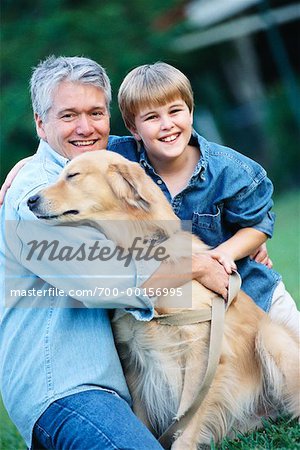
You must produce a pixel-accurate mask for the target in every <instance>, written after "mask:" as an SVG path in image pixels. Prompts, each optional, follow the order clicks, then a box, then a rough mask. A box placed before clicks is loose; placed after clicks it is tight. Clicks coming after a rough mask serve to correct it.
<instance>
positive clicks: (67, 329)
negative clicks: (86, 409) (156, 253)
mask: <svg viewBox="0 0 300 450" xmlns="http://www.w3.org/2000/svg"><path fill="white" fill-rule="evenodd" d="M67 162H68V161H67V160H66V159H65V158H63V157H62V156H60V155H59V154H57V153H56V152H55V151H53V150H52V149H51V148H50V147H49V146H48V144H46V143H45V142H43V141H41V143H40V145H39V148H38V151H37V153H36V154H35V155H34V157H33V158H32V160H31V161H30V162H29V163H27V164H26V165H25V166H24V167H23V168H22V170H21V171H20V173H19V174H18V176H17V177H16V179H15V180H14V182H13V185H12V187H11V188H10V189H9V191H8V193H7V195H6V198H5V203H4V205H3V207H2V208H1V211H0V213H1V236H0V262H1V265H0V278H1V283H0V286H1V287H0V289H1V290H0V295H1V297H0V299H1V303H0V307H1V309H0V311H1V316H0V317H1V328H0V387H1V394H2V398H3V402H4V405H5V407H6V409H7V411H8V414H9V415H10V417H11V419H12V420H13V422H14V423H15V424H16V426H17V427H18V429H19V431H20V433H21V435H22V436H23V437H24V439H25V441H26V444H27V445H28V446H29V447H30V445H31V436H32V429H33V426H34V424H35V422H36V421H37V419H38V418H39V417H40V415H41V414H42V413H43V411H44V410H45V409H46V408H47V407H48V406H49V405H50V403H52V402H53V401H55V400H56V399H59V398H61V397H64V396H66V395H70V394H74V393H76V392H80V391H83V390H89V389H97V388H98V389H109V390H112V391H114V392H116V393H118V394H119V395H120V396H121V397H122V398H124V399H125V400H127V401H128V402H129V403H130V401H131V399H130V395H129V392H128V388H127V385H126V382H125V378H124V374H123V371H122V367H121V364H120V361H119V357H118V354H117V351H116V348H115V344H114V339H113V334H112V330H111V325H110V312H109V309H110V308H117V307H118V308H125V307H129V309H130V312H131V313H132V314H133V315H134V316H135V317H136V318H137V319H139V320H150V319H151V318H152V317H153V306H152V303H151V302H150V299H149V298H148V297H147V296H141V297H136V296H134V295H131V296H129V294H128V296H125V295H124V294H123V292H124V291H125V290H126V289H129V288H134V287H137V286H140V284H141V283H142V282H143V281H144V280H145V279H146V278H148V277H149V275H151V274H152V273H153V271H154V270H156V269H157V267H158V262H156V261H152V262H151V261H150V262H148V263H147V267H146V263H145V262H143V261H140V262H131V263H130V264H129V265H128V267H126V268H125V269H124V268H123V267H122V269H120V268H119V265H120V262H119V261H116V260H115V259H112V260H110V261H109V263H108V262H107V261H105V262H102V261H100V262H98V261H97V264H96V265H95V264H90V263H89V262H88V261H87V262H85V261H83V262H81V263H80V264H75V262H74V261H70V262H65V261H62V262H59V261H54V262H53V263H52V264H51V263H49V262H48V261H47V260H46V261H42V262H41V261H38V260H37V258H36V259H34V258H32V259H30V260H28V259H27V257H26V245H27V243H28V241H30V240H31V239H33V238H36V237H37V235H38V233H41V230H42V231H45V230H44V229H43V227H45V228H46V229H48V231H49V230H51V231H49V236H51V233H52V234H53V236H52V237H55V238H57V239H58V240H59V241H61V242H67V243H68V245H72V246H73V247H74V248H76V245H77V244H78V242H85V243H93V242H94V241H96V240H99V242H100V244H102V245H108V246H113V245H114V244H113V243H112V242H109V241H108V240H107V239H106V237H105V236H104V235H103V234H101V233H100V232H99V231H98V230H95V229H93V228H91V227H78V228H76V229H75V230H74V229H73V230H72V232H70V228H72V227H65V226H58V227H56V226H49V225H44V224H42V225H41V230H40V229H39V227H38V226H37V225H39V224H41V221H39V220H37V219H36V217H35V216H34V215H33V214H32V213H31V212H30V210H29V208H28V207H27V203H26V201H27V199H28V197H29V196H31V195H34V194H35V193H37V192H38V191H39V190H40V189H41V188H43V187H44V186H46V185H47V184H49V183H51V182H54V181H55V179H56V178H57V176H58V174H59V173H60V172H61V170H62V168H63V167H64V166H65V165H66V164H67ZM79 229H80V233H79ZM47 236H48V235H47ZM52 237H50V238H51V239H52ZM64 240H65V241H64ZM70 243H71V244H70ZM27 250H28V249H27ZM122 264H123V263H122ZM119 270H120V272H119ZM117 273H120V276H119V277H118V276H117V275H116V274H117ZM99 274H102V275H101V276H102V278H101V276H100V275H99ZM99 286H100V287H101V286H105V287H107V288H108V289H112V288H116V287H117V288H118V289H119V292H120V295H118V296H117V295H111V296H110V297H109V295H108V294H107V293H106V294H99V295H98V296H97V297H95V296H93V295H92V294H90V292H91V290H94V289H96V288H98V287H99ZM11 288H14V289H18V290H19V291H20V292H19V293H16V294H14V295H13V296H12V297H10V292H11V291H10V289H11ZM54 288H55V289H54ZM70 288H72V292H73V294H72V295H73V297H74V298H70V297H69V296H67V295H64V296H62V295H61V292H62V291H63V292H64V293H68V292H70V291H69V289H70ZM83 289H86V291H85V292H86V293H85V294H84V295H82V292H83ZM38 290H39V292H42V296H39V294H38ZM121 290H123V292H122V291H121ZM129 290H130V289H129ZM93 292H94V291H93ZM101 295H102V296H101ZM82 302H83V303H84V304H83V303H82ZM84 305H87V306H91V307H93V308H87V307H85V306H84ZM94 306H96V307H94Z"/></svg>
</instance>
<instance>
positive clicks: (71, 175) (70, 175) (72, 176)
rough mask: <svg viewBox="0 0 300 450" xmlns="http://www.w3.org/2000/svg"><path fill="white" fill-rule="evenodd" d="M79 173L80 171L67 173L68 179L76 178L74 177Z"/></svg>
mask: <svg viewBox="0 0 300 450" xmlns="http://www.w3.org/2000/svg"><path fill="white" fill-rule="evenodd" d="M77 175H80V172H75V173H69V174H68V175H67V179H68V180H69V179H70V178H74V177H76V176H77Z"/></svg>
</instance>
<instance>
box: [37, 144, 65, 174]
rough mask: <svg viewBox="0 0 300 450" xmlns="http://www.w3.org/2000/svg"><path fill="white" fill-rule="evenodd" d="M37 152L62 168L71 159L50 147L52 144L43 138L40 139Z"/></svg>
mask: <svg viewBox="0 0 300 450" xmlns="http://www.w3.org/2000/svg"><path fill="white" fill-rule="evenodd" d="M37 153H38V154H39V155H40V156H42V158H45V159H48V160H50V161H51V162H53V163H55V164H58V165H59V166H60V167H62V168H63V167H65V165H66V164H68V162H69V161H70V160H69V159H67V158H65V157H64V156H62V155H60V154H59V153H57V151H55V150H53V148H52V147H50V145H49V144H48V143H47V142H46V141H44V140H43V139H41V140H40V143H39V146H38V150H37Z"/></svg>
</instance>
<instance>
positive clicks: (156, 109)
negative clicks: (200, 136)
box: [131, 99, 193, 163]
mask: <svg viewBox="0 0 300 450" xmlns="http://www.w3.org/2000/svg"><path fill="white" fill-rule="evenodd" d="M192 124H193V114H192V112H191V111H190V110H189V108H188V106H187V104H186V103H185V102H184V101H183V100H181V99H178V100H174V101H172V102H169V103H167V104H165V105H163V106H153V107H151V106H149V107H147V108H143V109H142V110H141V111H139V113H138V114H137V115H136V117H135V129H134V130H131V132H132V134H133V136H134V137H135V138H136V139H138V140H142V141H143V144H144V146H145V149H146V151H147V154H148V156H149V159H150V161H151V162H152V163H155V162H157V163H159V162H167V161H170V159H176V158H178V157H180V156H181V155H182V154H183V153H184V152H185V150H186V149H187V146H188V144H189V141H190V138H191V133H192Z"/></svg>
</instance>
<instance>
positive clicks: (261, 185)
mask: <svg viewBox="0 0 300 450" xmlns="http://www.w3.org/2000/svg"><path fill="white" fill-rule="evenodd" d="M247 181H248V183H247ZM272 194H273V185H272V182H271V181H270V180H269V178H267V176H266V173H265V171H262V172H261V176H260V177H257V178H255V179H250V180H249V179H247V174H246V175H245V183H244V187H243V188H242V189H240V190H239V192H238V193H237V194H236V195H235V196H234V197H232V198H230V199H229V200H228V201H227V202H226V204H225V205H224V214H225V217H226V220H227V221H228V223H230V224H231V225H233V226H234V227H235V228H246V227H252V228H255V229H257V230H259V231H262V232H263V233H265V234H267V235H268V236H269V237H272V234H273V227H274V221H275V215H274V213H272V212H271V209H272V207H273V200H272Z"/></svg>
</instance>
